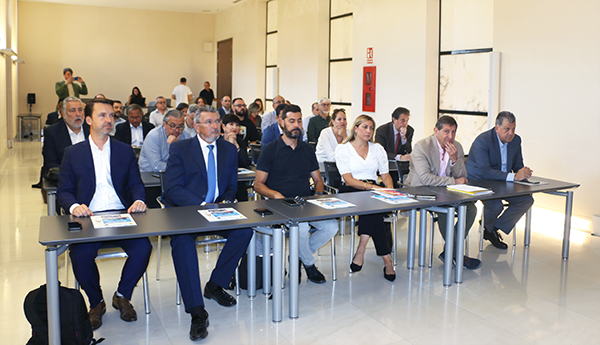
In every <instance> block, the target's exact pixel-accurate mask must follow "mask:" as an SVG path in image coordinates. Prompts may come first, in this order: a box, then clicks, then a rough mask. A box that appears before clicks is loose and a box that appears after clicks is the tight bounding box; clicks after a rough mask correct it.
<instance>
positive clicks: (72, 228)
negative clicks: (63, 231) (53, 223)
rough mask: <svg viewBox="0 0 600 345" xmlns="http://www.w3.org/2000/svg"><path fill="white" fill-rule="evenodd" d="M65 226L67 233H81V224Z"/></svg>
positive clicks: (72, 223) (75, 223) (70, 223)
mask: <svg viewBox="0 0 600 345" xmlns="http://www.w3.org/2000/svg"><path fill="white" fill-rule="evenodd" d="M67 226H68V229H69V231H81V223H79V222H69V223H68V224H67Z"/></svg>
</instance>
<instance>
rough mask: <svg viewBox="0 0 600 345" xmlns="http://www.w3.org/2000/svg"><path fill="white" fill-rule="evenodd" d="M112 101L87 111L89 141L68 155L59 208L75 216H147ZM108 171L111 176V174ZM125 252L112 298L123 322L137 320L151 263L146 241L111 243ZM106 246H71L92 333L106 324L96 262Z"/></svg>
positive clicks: (135, 167)
mask: <svg viewBox="0 0 600 345" xmlns="http://www.w3.org/2000/svg"><path fill="white" fill-rule="evenodd" d="M113 113H114V110H113V107H112V101H110V100H107V99H98V100H92V101H91V102H89V103H88V104H87V105H86V107H85V121H86V123H87V124H88V125H89V126H90V136H89V138H86V140H84V141H82V142H80V143H78V144H75V145H73V146H71V147H69V148H67V149H66V150H65V157H64V159H63V162H62V164H61V167H60V175H59V179H58V193H57V198H58V203H59V204H60V205H61V206H62V207H63V208H64V209H65V210H68V211H69V213H71V214H72V215H73V216H75V217H89V216H93V215H94V214H98V212H101V211H109V210H121V212H127V213H134V212H145V211H146V204H145V199H146V195H145V193H144V184H143V183H142V179H141V177H140V172H139V169H138V165H137V160H136V158H135V155H134V154H133V150H132V149H131V147H130V146H127V145H125V144H124V143H121V142H119V141H117V140H111V139H110V135H109V133H110V130H111V129H112V122H113ZM108 172H110V173H108ZM110 243H111V244H114V245H117V246H119V247H121V248H123V250H124V251H125V252H126V253H127V255H128V257H127V261H126V262H125V265H124V266H123V270H122V272H121V280H120V282H119V286H118V287H117V290H116V291H115V293H114V294H113V296H112V306H113V307H114V308H115V309H117V310H119V311H120V314H121V319H122V320H124V321H136V320H137V314H136V312H135V310H134V309H133V306H132V305H131V302H130V300H131V295H132V294H133V289H134V288H135V285H136V284H137V282H138V281H139V280H140V278H141V277H142V275H143V274H144V272H145V271H146V268H147V267H148V262H149V260H150V254H151V253H152V246H151V245H150V241H149V240H148V238H136V239H128V240H118V241H110ZM101 245H102V242H92V243H81V244H79V243H78V244H71V245H70V246H69V248H70V253H69V254H70V256H71V261H72V263H73V273H74V274H75V278H76V279H77V281H78V282H79V284H81V287H82V288H83V291H85V293H86V295H87V296H88V300H89V302H90V312H89V319H90V323H91V325H92V329H94V330H95V329H97V328H98V327H100V326H101V325H102V315H104V313H105V312H106V303H105V302H104V297H103V294H102V289H101V288H100V275H99V272H98V267H97V266H96V262H95V258H96V256H97V255H98V249H99V248H100V246H101Z"/></svg>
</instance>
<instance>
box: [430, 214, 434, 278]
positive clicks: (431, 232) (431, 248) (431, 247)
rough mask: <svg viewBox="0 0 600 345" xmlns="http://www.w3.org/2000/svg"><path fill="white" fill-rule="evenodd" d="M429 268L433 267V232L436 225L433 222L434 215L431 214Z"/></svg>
mask: <svg viewBox="0 0 600 345" xmlns="http://www.w3.org/2000/svg"><path fill="white" fill-rule="evenodd" d="M429 221H430V224H429V268H431V267H433V232H434V231H435V224H434V222H433V213H431V212H430V213H429Z"/></svg>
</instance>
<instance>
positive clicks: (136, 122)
mask: <svg viewBox="0 0 600 345" xmlns="http://www.w3.org/2000/svg"><path fill="white" fill-rule="evenodd" d="M128 110H129V111H128V112H127V114H128V119H129V121H127V122H123V123H120V124H118V125H117V131H116V132H115V139H117V140H119V141H122V142H124V143H125V144H127V145H131V146H134V147H141V146H142V143H143V142H144V139H146V135H148V132H150V130H152V129H153V128H154V125H153V124H151V123H150V122H147V121H142V115H143V114H144V111H143V110H142V107H140V106H139V105H137V104H132V105H130V106H129V109H128ZM140 125H141V128H140ZM134 131H139V132H140V133H136V134H137V135H136V134H134ZM132 134H134V136H133V137H134V140H133V142H132V139H131V138H132ZM140 134H141V138H140ZM140 139H141V141H140Z"/></svg>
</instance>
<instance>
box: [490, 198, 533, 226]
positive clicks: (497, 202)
mask: <svg viewBox="0 0 600 345" xmlns="http://www.w3.org/2000/svg"><path fill="white" fill-rule="evenodd" d="M504 200H506V201H507V202H508V208H507V209H506V210H504V206H503V203H502V199H494V200H486V201H484V202H483V206H484V208H483V212H484V218H485V224H484V225H485V228H486V229H487V230H489V231H493V229H494V228H498V229H500V230H502V231H503V232H504V233H505V234H509V233H510V231H511V230H512V229H513V228H514V227H515V224H517V222H518V221H519V219H521V217H522V216H523V214H524V213H525V212H527V210H529V209H530V208H531V205H533V197H532V196H531V195H523V196H515V197H512V198H506V199H504ZM502 210H504V212H502ZM500 213H502V215H500ZM498 216H500V217H498Z"/></svg>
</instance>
